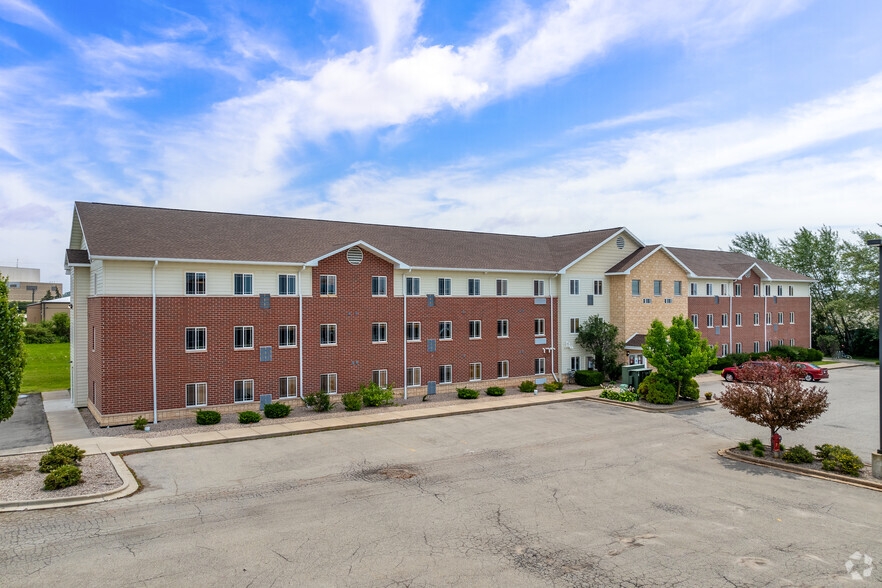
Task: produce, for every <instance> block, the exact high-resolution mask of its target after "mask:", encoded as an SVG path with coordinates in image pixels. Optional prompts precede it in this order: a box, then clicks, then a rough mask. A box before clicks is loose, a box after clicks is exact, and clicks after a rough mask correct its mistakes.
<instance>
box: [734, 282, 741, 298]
mask: <svg viewBox="0 0 882 588" xmlns="http://www.w3.org/2000/svg"><path fill="white" fill-rule="evenodd" d="M740 296H741V284H735V297H736V298H738V297H740Z"/></svg>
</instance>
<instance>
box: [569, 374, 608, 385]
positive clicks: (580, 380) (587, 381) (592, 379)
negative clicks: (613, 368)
mask: <svg viewBox="0 0 882 588" xmlns="http://www.w3.org/2000/svg"><path fill="white" fill-rule="evenodd" d="M573 377H574V379H575V380H576V383H577V384H578V385H580V386H587V387H591V386H600V385H601V384H602V383H603V373H602V372H596V371H594V370H578V371H577V372H576V373H575V375H574V376H573Z"/></svg>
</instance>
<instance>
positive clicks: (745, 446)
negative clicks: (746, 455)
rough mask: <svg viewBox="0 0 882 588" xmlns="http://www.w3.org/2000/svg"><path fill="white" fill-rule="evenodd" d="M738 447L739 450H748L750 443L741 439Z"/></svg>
mask: <svg viewBox="0 0 882 588" xmlns="http://www.w3.org/2000/svg"><path fill="white" fill-rule="evenodd" d="M738 449H740V450H741V451H749V450H750V443H747V442H745V441H741V442H740V443H738Z"/></svg>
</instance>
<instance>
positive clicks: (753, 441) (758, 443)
mask: <svg viewBox="0 0 882 588" xmlns="http://www.w3.org/2000/svg"><path fill="white" fill-rule="evenodd" d="M750 446H751V447H762V446H763V442H762V441H760V440H759V439H757V438H756V437H754V438H753V439H751V440H750Z"/></svg>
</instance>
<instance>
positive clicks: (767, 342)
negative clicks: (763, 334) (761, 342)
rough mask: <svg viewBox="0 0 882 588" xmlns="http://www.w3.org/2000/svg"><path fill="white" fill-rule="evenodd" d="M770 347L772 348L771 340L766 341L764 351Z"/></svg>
mask: <svg viewBox="0 0 882 588" xmlns="http://www.w3.org/2000/svg"><path fill="white" fill-rule="evenodd" d="M771 348H772V342H771V341H766V351H768V350H769V349H771Z"/></svg>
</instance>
